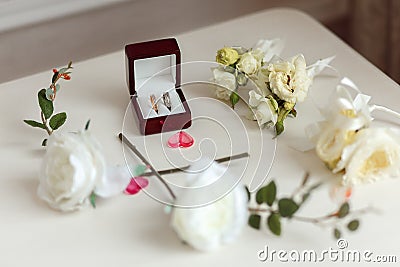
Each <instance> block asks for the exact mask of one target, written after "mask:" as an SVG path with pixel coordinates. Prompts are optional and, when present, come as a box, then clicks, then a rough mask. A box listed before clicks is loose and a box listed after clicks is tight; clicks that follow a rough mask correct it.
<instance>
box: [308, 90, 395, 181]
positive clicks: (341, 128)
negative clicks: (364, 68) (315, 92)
mask: <svg viewBox="0 0 400 267" xmlns="http://www.w3.org/2000/svg"><path fill="white" fill-rule="evenodd" d="M355 89H356V90H357V88H355ZM330 99H331V101H330V103H331V105H330V106H329V107H328V108H325V109H324V110H322V114H323V115H324V117H325V119H324V120H323V121H321V122H319V123H317V124H315V125H313V126H311V127H309V128H308V129H309V133H308V135H309V136H310V137H311V139H312V140H314V141H315V144H316V153H317V155H318V156H319V158H320V159H321V160H322V161H323V162H324V163H325V164H326V166H327V167H328V168H329V169H330V170H332V172H333V173H341V174H343V175H342V183H343V184H344V185H345V186H350V187H351V186H354V185H357V184H362V183H367V182H373V181H377V180H381V179H383V178H385V177H397V176H399V175H400V132H399V130H398V129H394V128H389V127H372V122H373V116H372V112H373V111H375V110H379V111H381V112H386V113H388V114H390V115H392V116H396V117H397V118H400V114H399V113H397V112H395V111H393V110H390V109H388V108H386V107H383V106H379V105H371V104H369V102H370V100H371V97H370V96H368V95H365V94H362V93H358V94H357V95H356V96H355V97H354V98H353V97H352V96H351V94H350V92H349V90H348V89H347V88H346V87H345V86H344V85H338V86H337V89H336V91H335V94H334V95H333V96H332V97H331V98H330ZM311 130H313V132H312V131H311Z"/></svg>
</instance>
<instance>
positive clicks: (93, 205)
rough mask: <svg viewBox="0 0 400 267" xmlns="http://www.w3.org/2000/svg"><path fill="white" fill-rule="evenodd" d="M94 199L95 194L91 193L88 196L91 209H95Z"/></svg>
mask: <svg viewBox="0 0 400 267" xmlns="http://www.w3.org/2000/svg"><path fill="white" fill-rule="evenodd" d="M96 198H97V196H96V194H95V193H94V192H92V193H91V194H90V197H89V200H90V204H92V207H93V208H96Z"/></svg>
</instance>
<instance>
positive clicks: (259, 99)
mask: <svg viewBox="0 0 400 267" xmlns="http://www.w3.org/2000/svg"><path fill="white" fill-rule="evenodd" d="M249 96H250V98H249V105H250V107H251V108H252V112H253V116H251V117H252V118H253V119H255V120H257V122H258V125H259V126H262V125H264V124H266V123H269V122H273V123H276V121H277V112H276V108H277V106H278V103H276V101H275V99H273V98H272V97H264V96H262V95H260V94H258V93H257V92H256V91H254V90H251V91H250V92H249Z"/></svg>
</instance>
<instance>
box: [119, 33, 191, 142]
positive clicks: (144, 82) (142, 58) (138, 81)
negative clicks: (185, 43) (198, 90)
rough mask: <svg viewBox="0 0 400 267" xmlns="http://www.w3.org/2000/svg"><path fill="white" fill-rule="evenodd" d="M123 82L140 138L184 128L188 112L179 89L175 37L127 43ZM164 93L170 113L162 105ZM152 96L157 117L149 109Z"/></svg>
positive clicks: (150, 108)
mask: <svg viewBox="0 0 400 267" xmlns="http://www.w3.org/2000/svg"><path fill="white" fill-rule="evenodd" d="M125 55H126V79H127V83H128V87H129V92H130V95H131V101H132V108H133V110H134V113H135V114H136V116H134V117H136V118H137V123H138V126H139V129H140V133H141V134H143V135H149V134H156V133H161V132H169V131H175V130H181V129H185V128H188V127H189V126H190V125H191V112H190V109H189V106H188V104H187V103H186V98H185V96H184V94H183V92H182V90H181V88H180V86H181V65H180V64H181V52H180V50H179V46H178V43H177V41H176V39H175V38H169V39H162V40H155V41H149V42H142V43H135V44H129V45H126V46H125ZM165 92H168V93H169V95H170V99H171V111H169V110H168V108H167V107H166V106H165V105H164V102H163V99H162V95H163V93H165ZM151 95H154V96H155V98H156V102H157V106H158V111H159V112H158V114H157V113H156V112H155V111H154V109H153V108H152V105H151V102H150V96H151Z"/></svg>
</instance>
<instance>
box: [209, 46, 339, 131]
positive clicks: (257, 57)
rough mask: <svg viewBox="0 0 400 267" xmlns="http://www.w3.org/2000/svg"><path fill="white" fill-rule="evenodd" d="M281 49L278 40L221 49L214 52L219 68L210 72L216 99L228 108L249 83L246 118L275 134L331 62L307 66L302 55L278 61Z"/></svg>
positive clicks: (329, 59) (326, 60)
mask: <svg viewBox="0 0 400 267" xmlns="http://www.w3.org/2000/svg"><path fill="white" fill-rule="evenodd" d="M281 47H282V45H281V42H280V41H279V40H272V41H270V40H260V41H259V42H258V43H257V44H256V45H255V46H254V47H253V48H251V49H245V48H243V47H224V48H222V49H220V50H218V51H217V56H216V61H217V63H219V64H220V66H219V67H217V68H214V69H213V70H212V71H213V79H212V81H213V82H214V83H215V84H216V85H217V86H216V90H215V93H216V96H217V98H219V99H223V100H226V101H230V104H231V106H232V108H234V107H235V105H236V104H237V103H238V102H239V100H240V97H239V95H238V89H239V86H245V85H247V83H248V81H249V80H250V81H251V82H252V83H253V84H254V85H255V86H256V89H255V90H251V91H250V92H249V100H248V101H246V102H247V104H248V106H249V108H250V115H249V116H248V117H249V118H250V119H252V120H257V122H258V124H259V125H260V126H270V125H273V126H274V127H275V131H276V134H277V135H280V134H281V133H282V132H283V131H284V121H285V119H286V118H287V117H288V116H293V117H296V115H297V112H296V109H295V106H296V104H297V103H298V102H302V101H304V99H305V98H306V96H307V93H308V90H309V88H310V86H311V84H312V80H313V78H314V77H315V76H316V75H318V74H319V73H320V72H321V71H322V70H323V69H324V68H325V67H326V66H328V65H329V63H330V62H331V61H332V60H333V57H330V58H326V59H324V60H319V61H317V62H316V63H315V64H313V65H311V66H307V64H306V60H305V58H304V56H303V55H302V54H299V55H297V56H294V57H292V58H291V59H289V60H283V59H280V58H279V57H278V55H277V54H278V53H279V52H280V51H279V50H281Z"/></svg>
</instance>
